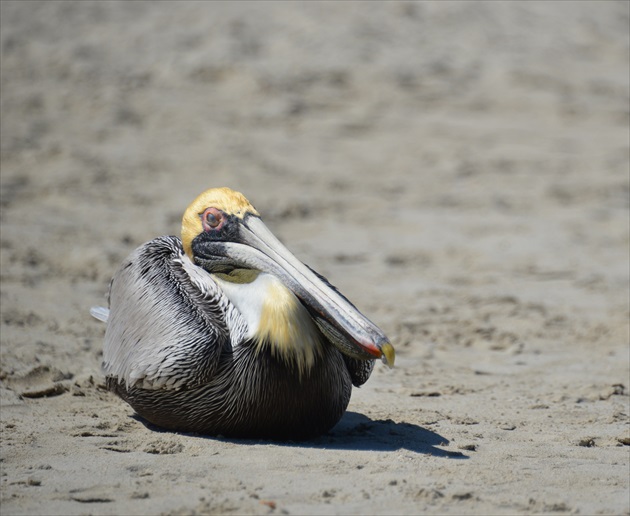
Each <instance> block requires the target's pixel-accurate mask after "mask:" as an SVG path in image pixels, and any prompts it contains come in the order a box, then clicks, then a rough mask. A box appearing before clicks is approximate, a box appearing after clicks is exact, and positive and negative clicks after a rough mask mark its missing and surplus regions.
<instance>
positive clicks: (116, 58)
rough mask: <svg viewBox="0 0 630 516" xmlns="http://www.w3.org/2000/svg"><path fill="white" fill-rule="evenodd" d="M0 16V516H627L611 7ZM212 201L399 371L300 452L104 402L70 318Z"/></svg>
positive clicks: (135, 8)
mask: <svg viewBox="0 0 630 516" xmlns="http://www.w3.org/2000/svg"><path fill="white" fill-rule="evenodd" d="M0 14H1V20H2V21H1V24H2V25H1V29H2V31H1V32H2V34H1V40H2V48H1V57H2V77H1V86H2V104H1V109H2V111H1V114H2V119H1V123H2V127H1V129H2V162H1V165H2V169H1V171H2V174H1V186H2V197H1V212H0V213H1V223H2V227H1V246H0V253H1V254H0V256H1V260H2V273H1V279H2V283H1V296H0V302H1V310H2V327H1V344H2V346H1V349H2V352H1V359H2V362H1V373H0V382H1V428H2V435H1V437H2V441H1V456H2V458H1V460H2V462H1V463H0V464H1V475H2V476H1V486H2V487H1V489H2V491H1V505H0V507H1V508H0V512H1V513H2V514H3V515H19V514H51V515H52V514H64V515H65V514H129V515H131V514H181V515H184V514H223V513H235V514H418V513H433V514H436V513H439V514H522V513H556V512H559V513H564V512H567V513H579V514H628V513H629V511H630V502H629V497H630V493H629V490H630V487H629V484H630V481H629V468H630V446H629V443H630V433H629V429H630V427H629V414H630V406H629V400H630V398H629V396H628V391H629V384H630V380H629V323H628V318H629V272H628V264H629V256H628V253H629V213H628V212H629V195H628V192H629V185H628V181H629V127H628V126H629V75H630V74H629V64H628V58H629V46H630V42H629V37H628V34H629V4H628V3H627V2H527V3H524V2H523V3H521V2H488V3H483V2H482V3H477V2H436V3H399V2H386V3H377V2H370V3H353V2H342V3H323V2H317V3H315V2H313V3H306V2H298V3H288V2H286V3H285V2H280V3H244V2H236V3H210V2H194V3H183V2H177V3H168V2H160V3H151V2H135V3H125V2H111V3H110V2H104V1H103V2H100V1H99V2H78V3H74V2H52V1H50V2H41V3H38V2H21V1H18V2H5V1H3V2H2V4H1V13H0ZM212 186H230V187H232V188H234V189H237V190H240V191H242V192H243V193H244V194H245V195H246V196H247V197H248V198H249V199H250V201H251V202H252V203H253V204H254V205H255V206H256V208H257V209H258V210H259V212H260V213H261V214H262V215H263V219H264V220H265V221H266V223H267V225H268V226H269V227H270V228H271V229H272V230H273V231H274V232H275V233H276V234H277V235H278V236H279V238H281V239H282V241H283V242H285V244H286V245H287V246H288V247H289V248H290V249H291V250H292V251H293V252H294V253H295V254H296V255H297V256H298V257H300V259H302V260H303V261H304V262H306V263H308V264H309V265H311V266H312V267H314V268H315V269H316V270H318V271H319V272H321V273H322V274H324V275H326V276H327V277H328V278H329V279H330V280H331V281H332V282H333V283H334V284H335V285H337V286H338V287H339V288H340V289H341V291H342V292H344V293H345V294H346V295H347V296H348V297H349V298H350V299H351V300H353V301H354V302H355V304H357V305H358V306H359V308H360V309H361V310H362V311H363V312H364V313H366V314H367V315H368V316H369V317H370V318H371V319H372V320H374V321H375V322H376V323H377V324H378V325H379V326H381V327H382V328H383V329H384V331H385V332H386V333H387V334H388V336H389V337H390V339H391V340H392V342H393V343H394V345H395V347H396V349H397V353H398V358H397V363H396V367H395V368H393V369H387V368H386V367H385V366H384V365H382V364H377V367H376V369H375V372H374V374H373V375H372V378H371V379H370V380H369V381H368V383H367V384H366V385H365V386H363V387H362V388H361V389H357V390H355V392H354V394H353V399H352V401H351V404H350V407H349V410H348V413H347V414H346V416H345V417H344V418H343V419H342V421H341V422H340V424H339V425H338V426H337V427H336V428H335V429H333V430H332V431H331V432H330V433H329V434H327V435H324V436H322V437H321V438H318V439H316V440H314V441H310V442H307V443H284V444H282V443H273V442H266V441H235V440H227V439H222V438H208V437H203V436H198V435H180V434H176V433H168V432H160V431H157V430H156V429H155V428H148V427H147V426H145V425H144V424H143V423H142V421H141V420H139V419H138V418H137V417H134V413H133V411H132V410H131V409H130V407H129V406H127V405H126V404H125V403H124V402H122V401H121V400H119V399H117V398H116V397H115V396H114V395H112V394H110V393H108V392H107V391H106V390H105V389H104V386H103V382H104V380H103V376H102V374H101V371H100V361H101V354H102V351H101V350H102V339H103V333H104V327H103V325H102V324H100V323H99V322H98V321H96V320H94V319H92V318H91V317H90V316H89V313H88V310H89V308H90V307H91V306H94V305H103V304H105V303H106V299H105V294H106V292H107V287H108V283H109V280H110V278H111V276H112V274H113V273H114V271H115V269H116V267H117V266H118V264H119V263H120V262H121V261H122V260H123V259H124V257H125V256H126V255H128V254H129V253H130V252H131V251H132V250H133V249H134V248H135V247H136V246H138V245H140V244H141V243H143V242H146V241H147V240H150V239H152V238H154V237H156V236H158V235H163V234H177V233H178V232H179V224H180V218H181V215H182V213H183V211H184V209H185V207H186V206H187V205H188V203H189V202H190V201H191V200H192V199H193V198H194V197H195V196H196V195H197V194H198V193H200V192H201V191H203V190H205V189H206V188H209V187H212Z"/></svg>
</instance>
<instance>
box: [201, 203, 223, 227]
mask: <svg viewBox="0 0 630 516" xmlns="http://www.w3.org/2000/svg"><path fill="white" fill-rule="evenodd" d="M223 222H224V217H223V212H222V211H221V210H217V209H216V208H207V209H206V211H204V212H203V213H202V214H201V225H202V226H203V230H204V231H216V230H217V229H220V228H221V226H223Z"/></svg>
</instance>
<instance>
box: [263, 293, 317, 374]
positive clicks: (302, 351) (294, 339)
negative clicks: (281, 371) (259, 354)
mask: <svg viewBox="0 0 630 516" xmlns="http://www.w3.org/2000/svg"><path fill="white" fill-rule="evenodd" d="M320 339H321V334H320V332H319V330H318V329H317V326H315V322H314V321H313V319H312V318H311V316H310V314H309V313H308V311H307V310H306V308H304V306H303V305H302V303H300V302H299V300H298V299H297V298H296V297H295V295H294V294H293V293H292V292H291V291H290V290H289V289H288V288H286V287H285V286H284V285H282V284H281V283H280V282H277V283H272V284H270V285H269V286H268V287H267V289H266V296H265V300H264V302H263V305H262V311H261V313H260V321H259V325H258V331H257V332H256V335H255V341H256V345H257V347H258V349H261V348H262V347H263V346H269V348H270V350H271V353H272V354H273V355H274V356H276V357H277V358H280V359H282V360H284V361H285V362H288V363H290V364H291V365H293V366H294V367H296V368H297V369H298V372H299V374H300V375H302V374H304V373H305V372H306V371H308V370H309V369H310V368H311V367H312V366H313V363H314V362H315V358H316V357H317V355H319V354H320V353H321V346H322V343H321V340H320Z"/></svg>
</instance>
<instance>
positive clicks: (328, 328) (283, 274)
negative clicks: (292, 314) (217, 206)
mask: <svg viewBox="0 0 630 516" xmlns="http://www.w3.org/2000/svg"><path fill="white" fill-rule="evenodd" d="M197 252H198V253H199V255H201V256H199V257H200V258H202V260H201V261H202V262H203V261H208V262H212V263H214V264H217V265H218V264H231V265H235V266H237V267H244V268H249V269H256V270H259V271H262V272H268V273H270V274H273V275H274V276H276V277H277V278H278V279H279V280H280V281H282V283H283V284H284V285H285V286H286V287H287V288H289V289H290V290H291V291H292V292H293V293H294V294H295V295H296V296H297V297H298V298H299V299H300V301H302V303H303V304H304V306H305V307H306V308H307V309H308V310H309V312H310V313H311V315H312V317H313V319H314V320H315V322H316V323H317V325H318V326H319V328H320V330H321V331H322V332H323V333H324V334H325V335H326V337H328V339H330V341H331V342H332V343H333V344H334V345H335V346H336V347H337V348H338V349H339V350H340V351H341V352H342V353H345V354H346V355H349V356H351V357H354V358H358V359H363V360H367V359H374V358H381V359H382V360H383V362H384V363H385V364H387V365H389V366H390V367H391V366H393V365H394V358H395V352H394V347H393V346H392V345H391V344H390V343H389V341H388V339H387V337H386V336H385V334H384V333H383V332H382V331H381V329H380V328H378V327H377V326H376V325H375V324H374V323H373V322H372V321H370V320H369V319H368V318H367V317H365V316H364V315H363V314H362V313H361V312H359V310H358V309H357V308H356V307H355V306H354V305H353V304H352V303H350V301H348V300H347V299H346V298H345V297H344V296H343V295H342V294H340V293H339V292H338V291H337V290H336V289H335V288H334V287H332V286H331V285H330V284H329V283H328V282H327V281H326V280H325V279H323V278H322V277H320V276H319V275H317V274H316V273H315V272H313V271H312V270H311V269H310V268H308V267H307V266H306V265H304V264H303V263H302V262H301V261H299V260H298V259H297V258H296V257H295V256H294V255H293V254H292V253H291V252H290V251H289V250H288V249H287V248H286V247H285V246H284V245H283V244H282V243H281V242H280V241H279V240H278V239H277V238H276V237H275V236H274V235H273V233H272V232H271V231H269V229H268V228H267V226H266V225H265V224H264V222H263V221H262V220H261V219H260V218H258V217H255V216H247V217H246V218H245V219H244V220H243V222H242V226H241V231H240V242H238V243H236V242H217V241H205V242H203V243H200V245H199V248H198V249H197ZM204 259H205V260H204Z"/></svg>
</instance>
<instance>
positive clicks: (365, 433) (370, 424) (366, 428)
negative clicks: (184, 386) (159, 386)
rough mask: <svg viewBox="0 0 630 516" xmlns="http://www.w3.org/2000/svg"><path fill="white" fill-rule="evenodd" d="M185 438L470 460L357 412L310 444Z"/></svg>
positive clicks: (430, 437) (413, 430) (436, 438)
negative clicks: (417, 454) (395, 452)
mask: <svg viewBox="0 0 630 516" xmlns="http://www.w3.org/2000/svg"><path fill="white" fill-rule="evenodd" d="M131 417H133V418H134V419H136V420H137V421H139V422H141V423H142V424H144V425H145V426H146V427H147V428H149V429H150V430H152V431H157V432H167V431H166V430H164V429H161V428H159V427H156V426H155V425H153V424H151V423H149V422H147V421H145V420H144V419H143V418H141V417H140V416H138V415H136V414H134V415H133V416H131ZM186 435H190V436H194V437H198V438H200V439H212V440H216V441H222V442H230V443H235V444H247V445H260V444H265V445H267V444H274V445H276V446H288V447H295V448H321V449H326V450H372V451H389V452H391V451H399V450H408V451H411V452H415V453H422V454H425V455H434V456H436V457H448V458H453V459H468V456H467V455H465V454H463V453H462V452H460V451H455V450H453V451H451V450H444V449H442V448H438V446H442V447H445V446H448V444H449V441H448V439H446V438H444V437H442V436H441V435H440V434H438V433H436V432H432V431H431V430H427V429H426V428H422V427H421V426H418V425H414V424H411V423H396V422H395V421H392V420H391V419H370V418H369V417H367V416H365V415H363V414H359V413H357V412H346V413H345V414H344V416H343V417H342V418H341V421H339V423H337V425H336V426H335V427H334V428H333V429H332V430H330V431H329V432H328V433H326V434H324V435H322V436H320V437H317V438H315V439H310V440H307V441H272V440H260V439H234V438H226V437H212V436H206V435H200V434H186Z"/></svg>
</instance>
